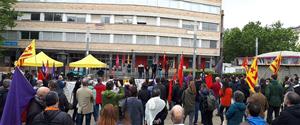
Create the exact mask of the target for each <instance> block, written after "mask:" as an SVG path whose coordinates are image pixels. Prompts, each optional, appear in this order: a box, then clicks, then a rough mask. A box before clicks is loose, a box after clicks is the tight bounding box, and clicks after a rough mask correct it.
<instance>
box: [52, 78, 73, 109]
mask: <svg viewBox="0 0 300 125" xmlns="http://www.w3.org/2000/svg"><path fill="white" fill-rule="evenodd" d="M49 89H50V90H51V91H55V92H57V93H58V96H59V103H58V107H59V109H60V110H61V111H64V112H68V111H69V102H68V99H67V97H66V95H65V94H64V92H63V90H61V89H59V87H58V83H57V81H56V80H50V81H49Z"/></svg>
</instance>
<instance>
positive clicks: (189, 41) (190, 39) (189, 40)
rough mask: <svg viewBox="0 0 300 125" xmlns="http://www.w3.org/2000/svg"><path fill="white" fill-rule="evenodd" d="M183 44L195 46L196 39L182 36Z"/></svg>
mask: <svg viewBox="0 0 300 125" xmlns="http://www.w3.org/2000/svg"><path fill="white" fill-rule="evenodd" d="M181 46H185V47H194V41H193V39H192V38H182V39H181Z"/></svg>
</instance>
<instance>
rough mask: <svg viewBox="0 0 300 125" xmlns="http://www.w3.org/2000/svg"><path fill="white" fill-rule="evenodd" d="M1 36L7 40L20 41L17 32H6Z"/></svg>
mask: <svg viewBox="0 0 300 125" xmlns="http://www.w3.org/2000/svg"><path fill="white" fill-rule="evenodd" d="M1 36H2V37H3V38H4V39H5V40H18V39H19V35H18V32H17V31H6V32H4V33H1Z"/></svg>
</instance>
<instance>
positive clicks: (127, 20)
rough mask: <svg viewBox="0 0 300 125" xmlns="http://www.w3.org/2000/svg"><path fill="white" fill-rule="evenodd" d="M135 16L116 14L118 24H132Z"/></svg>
mask: <svg viewBox="0 0 300 125" xmlns="http://www.w3.org/2000/svg"><path fill="white" fill-rule="evenodd" d="M132 20H133V16H115V23H116V24H132Z"/></svg>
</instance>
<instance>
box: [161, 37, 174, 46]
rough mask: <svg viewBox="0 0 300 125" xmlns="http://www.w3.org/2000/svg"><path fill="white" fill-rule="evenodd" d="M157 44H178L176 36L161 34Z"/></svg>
mask: <svg viewBox="0 0 300 125" xmlns="http://www.w3.org/2000/svg"><path fill="white" fill-rule="evenodd" d="M159 45H168V46H178V38H176V37H165V36H161V37H160V38H159Z"/></svg>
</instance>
